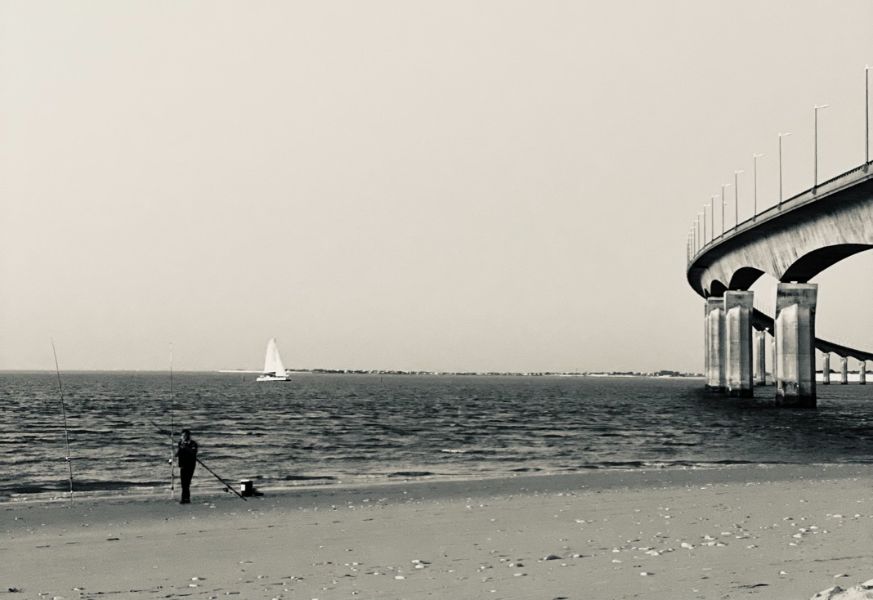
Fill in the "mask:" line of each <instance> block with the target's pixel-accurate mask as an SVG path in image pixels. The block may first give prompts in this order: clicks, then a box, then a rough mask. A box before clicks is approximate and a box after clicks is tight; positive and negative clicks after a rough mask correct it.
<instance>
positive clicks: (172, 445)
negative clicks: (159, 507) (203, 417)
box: [170, 344, 176, 497]
mask: <svg viewBox="0 0 873 600" xmlns="http://www.w3.org/2000/svg"><path fill="white" fill-rule="evenodd" d="M174 400H175V396H174V395H173V344H170V497H172V496H175V495H176V465H175V464H173V458H174V457H175V455H176V453H175V445H176V444H175V440H174V439H173V402H174Z"/></svg>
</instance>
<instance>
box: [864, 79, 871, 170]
mask: <svg viewBox="0 0 873 600" xmlns="http://www.w3.org/2000/svg"><path fill="white" fill-rule="evenodd" d="M869 165H870V65H864V170H865V171H866V170H867V169H868V168H869Z"/></svg>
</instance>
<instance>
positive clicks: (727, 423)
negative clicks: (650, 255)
mask: <svg viewBox="0 0 873 600" xmlns="http://www.w3.org/2000/svg"><path fill="white" fill-rule="evenodd" d="M253 377H254V376H253V375H239V374H222V373H176V374H174V376H173V382H172V389H171V386H170V380H169V376H168V374H167V373H143V372H130V373H127V372H70V373H61V388H60V389H61V390H62V397H63V403H62V402H61V393H59V386H58V378H57V376H56V374H55V373H48V372H2V373H0V448H2V451H0V502H16V501H30V500H41V499H45V500H50V499H56V498H64V497H66V495H67V493H68V492H69V470H70V467H72V472H73V486H74V493H75V494H84V495H124V494H146V495H148V494H154V495H159V494H165V493H167V490H168V488H169V486H170V479H171V468H170V464H169V463H168V459H169V458H170V456H171V454H172V452H173V449H174V446H175V443H176V440H177V439H178V435H179V431H180V430H181V429H182V428H187V429H190V430H191V431H192V435H193V437H194V439H195V440H196V441H197V442H198V444H199V447H200V455H199V456H200V458H201V459H202V460H203V463H204V464H206V465H208V466H209V468H210V469H212V470H213V471H215V473H216V474H218V475H219V476H221V477H222V478H224V479H225V480H227V481H228V482H230V483H232V484H234V485H235V484H237V483H238V482H239V481H240V480H242V479H251V480H253V482H254V485H255V486H256V487H257V488H259V489H277V488H293V487H295V486H303V485H306V486H311V485H324V486H331V485H338V484H341V483H344V484H348V483H352V484H354V483H367V482H383V481H384V482H387V481H397V480H403V479H428V478H430V479H436V478H440V479H455V478H484V477H505V476H513V475H520V474H554V473H579V472H584V471H587V470H592V469H644V468H656V469H689V468H729V467H730V466H732V465H742V464H762V465H771V464H832V463H870V462H873V385H868V386H862V385H857V384H855V385H830V386H823V385H819V386H818V393H819V402H818V409H816V410H791V409H773V408H763V407H760V406H757V405H755V404H754V403H749V402H741V401H737V400H731V399H726V398H724V397H718V396H712V395H708V394H706V393H705V392H704V391H703V381H702V380H701V379H695V378H682V377H676V378H670V377H664V378H646V377H590V376H589V377H584V376H567V377H559V376H473V375H463V376H449V375H433V376H431V375H383V376H380V375H352V374H338V375H328V374H301V375H297V376H295V377H294V379H293V381H291V382H287V383H285V382H270V383H256V382H255V381H254V380H253ZM773 389H774V388H773V387H772V386H771V387H766V388H758V393H759V394H761V395H764V396H769V395H772V394H773ZM65 419H66V436H65V423H64V421H65ZM67 440H68V443H69V454H68V451H67V449H66V445H67ZM68 456H69V462H68V461H67V457H68ZM198 469H199V470H198V472H197V475H196V476H195V484H196V486H197V487H198V488H200V489H207V490H209V489H212V488H215V489H216V490H219V491H220V490H221V489H222V486H221V484H220V483H219V482H218V481H217V480H214V479H212V478H211V476H210V475H209V474H208V473H205V472H203V470H202V469H200V468H199V467H198ZM176 477H178V471H177V470H176ZM176 489H177V491H178V480H177V481H176Z"/></svg>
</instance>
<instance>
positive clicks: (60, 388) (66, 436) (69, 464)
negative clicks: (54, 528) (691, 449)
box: [51, 339, 73, 506]
mask: <svg viewBox="0 0 873 600" xmlns="http://www.w3.org/2000/svg"><path fill="white" fill-rule="evenodd" d="M51 343H52V354H53V355H54V357H55V373H56V374H57V376H58V395H59V396H60V398H61V413H62V414H63V415H64V444H65V445H66V448H67V456H66V461H67V468H68V469H69V471H70V506H72V505H73V463H72V462H70V434H69V433H68V431H67V408H66V406H65V405H64V388H63V386H62V385H61V369H60V367H59V366H58V352H57V350H55V341H54V340H53V339H52V340H51Z"/></svg>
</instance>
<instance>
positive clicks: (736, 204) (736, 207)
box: [734, 170, 743, 229]
mask: <svg viewBox="0 0 873 600" xmlns="http://www.w3.org/2000/svg"><path fill="white" fill-rule="evenodd" d="M742 172H743V171H742V170H740V171H734V229H736V228H737V227H738V226H739V224H740V209H739V206H740V204H739V199H738V198H739V196H740V184H739V181H738V179H737V176H738V175H739V174H740V173H742Z"/></svg>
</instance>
